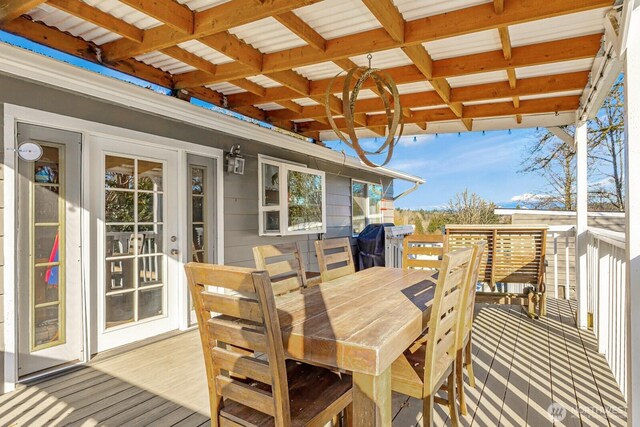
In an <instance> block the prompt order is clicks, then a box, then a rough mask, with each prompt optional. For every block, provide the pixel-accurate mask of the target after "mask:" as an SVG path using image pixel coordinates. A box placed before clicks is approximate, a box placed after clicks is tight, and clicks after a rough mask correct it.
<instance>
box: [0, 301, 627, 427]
mask: <svg viewBox="0 0 640 427" xmlns="http://www.w3.org/2000/svg"><path fill="white" fill-rule="evenodd" d="M473 343H474V350H473V354H474V369H475V374H476V388H475V389H473V390H472V389H470V387H469V386H468V384H467V387H466V390H467V403H468V409H469V414H468V415H467V416H466V417H460V421H461V425H463V426H480V427H485V426H493V425H503V426H512V425H513V426H515V425H518V426H520V425H531V426H536V427H537V426H551V425H557V426H614V427H618V426H619V427H621V426H625V425H626V412H625V403H624V399H623V398H622V396H621V393H620V391H619V389H618V386H617V384H616V383H615V380H614V379H613V375H612V374H611V372H610V370H609V368H608V366H607V364H606V361H605V359H604V357H603V356H602V355H600V354H598V353H597V343H596V341H595V338H594V336H593V335H592V333H591V332H589V331H581V330H578V329H577V328H576V325H575V304H572V303H570V302H568V301H564V300H555V299H550V301H549V315H548V317H547V318H546V319H540V320H532V319H529V318H528V317H527V316H526V313H525V312H524V311H523V310H522V309H521V308H519V307H514V306H491V305H478V307H477V309H476V322H475V324H474V336H473ZM552 402H558V403H560V404H562V405H563V406H564V407H566V408H567V409H568V410H569V411H570V412H569V416H567V418H565V419H564V420H563V421H561V422H560V421H556V422H555V423H553V421H552V420H551V418H550V417H549V415H548V413H547V408H548V407H549V405H550V404H551V403H552ZM577 408H580V409H582V414H578V410H577ZM593 409H596V410H598V411H600V413H599V414H597V416H591V415H589V414H586V413H585V411H586V410H590V411H591V412H590V413H593V412H597V411H593ZM393 410H394V412H393V414H394V418H393V425H394V426H398V427H413V426H416V425H420V423H421V420H422V402H421V401H419V400H417V399H413V398H407V397H405V396H402V395H399V394H394V396H393ZM594 415H595V414H594ZM448 418H449V417H448V413H447V410H446V408H441V407H438V408H437V410H436V417H435V420H436V425H448ZM208 419H209V405H208V397H207V385H206V381H205V376H204V364H203V362H202V352H201V349H200V342H199V338H198V335H197V333H195V331H191V332H187V333H183V334H178V335H175V334H174V335H172V336H170V337H168V338H166V339H164V340H159V341H155V342H153V343H151V344H148V345H145V346H141V347H138V348H135V349H132V350H130V351H127V352H124V353H120V354H115V355H112V356H108V355H107V356H106V357H105V356H101V357H100V358H98V359H97V360H96V361H94V362H91V363H89V364H88V365H86V366H84V367H81V368H80V369H75V370H73V371H70V372H66V373H64V374H61V375H58V376H56V377H52V378H48V379H46V380H41V381H38V382H34V383H31V384H26V385H21V386H20V387H19V389H18V390H16V391H15V392H13V393H9V394H6V395H3V396H0V425H2V426H15V427H18V426H82V427H87V426H110V427H115V426H121V425H126V426H136V425H140V426H146V425H153V426H160V427H170V426H171V427H172V426H180V427H186V426H202V425H208Z"/></svg>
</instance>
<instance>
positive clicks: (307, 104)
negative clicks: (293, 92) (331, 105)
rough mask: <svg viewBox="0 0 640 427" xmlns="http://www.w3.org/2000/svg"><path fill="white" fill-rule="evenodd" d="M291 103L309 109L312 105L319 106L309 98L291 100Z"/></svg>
mask: <svg viewBox="0 0 640 427" xmlns="http://www.w3.org/2000/svg"><path fill="white" fill-rule="evenodd" d="M292 101H293V102H295V103H296V104H298V105H302V106H303V107H310V106H313V105H320V103H319V102H317V101H314V100H313V99H311V98H297V99H292Z"/></svg>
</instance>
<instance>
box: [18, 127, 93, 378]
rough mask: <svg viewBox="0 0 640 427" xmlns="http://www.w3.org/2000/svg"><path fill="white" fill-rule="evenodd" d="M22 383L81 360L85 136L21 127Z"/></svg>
mask: <svg viewBox="0 0 640 427" xmlns="http://www.w3.org/2000/svg"><path fill="white" fill-rule="evenodd" d="M17 129H18V132H17V142H18V144H20V143H23V142H27V141H28V142H34V143H36V144H38V145H40V146H41V147H42V150H43V154H42V156H41V157H40V158H39V159H38V160H36V161H24V160H21V159H20V160H19V161H18V171H17V172H18V174H17V180H18V187H17V206H18V212H17V239H16V244H17V257H16V258H17V260H18V262H17V288H18V350H19V354H18V377H19V378H24V377H25V376H29V375H31V374H35V373H40V372H44V371H47V370H50V369H52V368H56V367H59V366H61V365H65V364H69V363H73V362H78V361H81V360H83V354H84V353H83V320H82V275H81V272H82V268H81V251H80V244H81V230H82V224H81V215H82V205H81V197H80V190H81V189H80V176H81V169H80V168H81V166H80V158H81V150H80V144H81V142H82V135H81V134H80V133H76V132H68V131H63V130H58V129H53V128H48V127H43V126H35V125H31V124H24V123H18V125H17Z"/></svg>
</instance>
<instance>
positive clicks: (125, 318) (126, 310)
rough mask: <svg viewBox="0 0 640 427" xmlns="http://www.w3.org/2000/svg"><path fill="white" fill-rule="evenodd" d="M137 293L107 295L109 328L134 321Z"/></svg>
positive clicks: (106, 309) (106, 307)
mask: <svg viewBox="0 0 640 427" xmlns="http://www.w3.org/2000/svg"><path fill="white" fill-rule="evenodd" d="M135 296H136V292H135V291H134V292H126V293H121V294H115V295H107V297H106V304H105V311H106V318H107V328H110V327H113V326H119V325H122V324H125V323H131V322H133V321H134V315H135V310H134V300H135Z"/></svg>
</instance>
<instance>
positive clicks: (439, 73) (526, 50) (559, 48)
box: [176, 34, 601, 91]
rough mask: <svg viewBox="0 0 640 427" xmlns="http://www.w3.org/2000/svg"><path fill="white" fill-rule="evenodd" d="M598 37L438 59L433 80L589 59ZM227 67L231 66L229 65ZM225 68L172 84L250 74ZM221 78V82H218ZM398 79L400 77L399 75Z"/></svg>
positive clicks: (184, 77) (192, 74) (420, 76)
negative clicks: (506, 54) (223, 71)
mask: <svg viewBox="0 0 640 427" xmlns="http://www.w3.org/2000/svg"><path fill="white" fill-rule="evenodd" d="M600 39H601V35H600V34H592V35H588V36H580V37H574V38H571V39H565V40H559V41H551V42H544V43H536V44H532V45H527V46H519V47H515V48H513V49H512V58H511V59H510V60H506V59H504V56H503V52H502V49H501V50H498V51H492V52H484V53H477V54H471V55H464V56H458V57H454V58H447V59H440V60H437V61H433V64H432V67H433V78H434V79H436V78H448V77H456V76H464V75H470V74H476V73H484V72H489V71H500V70H505V69H508V68H515V67H528V66H532V65H543V64H550V63H554V62H560V61H570V60H574V59H582V58H590V57H593V56H594V55H595V54H596V52H598V50H599V49H600ZM269 55H271V54H268V55H264V56H263V62H262V73H263V74H264V73H270V72H273V71H278V70H280V69H281V67H279V66H278V67H275V68H272V67H271V66H270V65H268V64H267V62H266V61H267V57H268V56H269ZM230 64H231V65H230ZM224 65H225V66H227V68H228V69H229V71H228V73H226V75H221V74H220V69H221V68H222V66H221V67H219V72H218V74H217V75H216V78H214V79H213V81H211V79H210V78H207V77H206V76H203V75H201V74H200V73H198V72H197V71H193V72H190V73H184V74H181V75H180V76H176V84H177V85H178V86H179V87H194V86H202V85H206V84H212V83H218V82H220V81H225V80H228V78H229V77H228V76H229V75H231V76H233V77H234V78H243V77H247V76H250V75H252V73H251V72H250V71H249V72H248V71H246V70H243V69H242V67H237V65H238V64H235V65H234V64H232V63H229V64H224ZM298 66H302V65H296V66H295V67H290V68H283V69H285V70H288V69H292V68H296V67H298ZM398 71H399V73H397V74H402V73H412V72H413V75H414V76H418V77H417V78H418V80H414V81H419V80H424V75H423V74H422V73H420V71H419V70H418V69H417V68H416V67H414V66H410V65H408V66H404V67H401V68H400V70H398ZM223 77H225V78H226V79H225V80H221V79H222V78H223ZM392 77H393V78H394V80H395V81H396V83H398V84H400V81H399V80H400V79H398V78H396V77H394V76H392ZM399 77H401V76H399ZM329 81H330V79H325V80H324V81H322V82H323V83H322V84H324V85H325V87H324V89H323V91H324V90H326V86H327V85H328V84H329ZM340 85H342V81H341V79H340V78H338V79H336V86H337V87H340Z"/></svg>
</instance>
